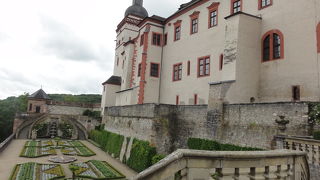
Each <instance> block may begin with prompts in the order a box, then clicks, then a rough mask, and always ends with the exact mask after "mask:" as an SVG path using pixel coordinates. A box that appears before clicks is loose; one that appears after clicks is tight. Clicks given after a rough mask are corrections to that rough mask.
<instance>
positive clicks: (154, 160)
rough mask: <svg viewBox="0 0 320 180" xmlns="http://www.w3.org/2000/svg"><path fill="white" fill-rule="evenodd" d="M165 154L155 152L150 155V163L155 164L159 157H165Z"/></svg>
mask: <svg viewBox="0 0 320 180" xmlns="http://www.w3.org/2000/svg"><path fill="white" fill-rule="evenodd" d="M165 157H166V156H165V155H163V154H156V155H155V156H153V157H152V165H153V164H156V163H157V162H159V161H160V160H161V159H163V158H165Z"/></svg>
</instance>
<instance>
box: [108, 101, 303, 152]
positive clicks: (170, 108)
mask: <svg viewBox="0 0 320 180" xmlns="http://www.w3.org/2000/svg"><path fill="white" fill-rule="evenodd" d="M215 111H219V110H214V109H213V110H212V109H208V106H206V105H199V106H175V105H163V104H161V105H156V104H144V105H132V106H122V107H109V108H106V109H105V114H104V117H103V121H102V122H103V123H105V129H106V130H107V131H110V132H114V133H117V134H121V135H123V136H125V137H133V138H137V139H141V140H145V141H149V142H150V143H151V145H153V146H155V147H156V148H157V151H158V152H159V153H166V154H168V153H171V152H173V151H174V150H176V149H178V148H187V140H188V138H189V137H194V138H203V139H212V140H216V141H219V142H221V143H230V144H235V145H240V146H249V147H257V148H263V149H270V148H271V143H272V140H273V136H274V135H276V134H277V133H278V125H277V123H275V118H277V115H285V116H286V119H288V120H289V124H288V125H287V133H288V134H292V135H301V136H304V135H307V133H308V132H307V128H308V116H307V114H308V104H307V103H268V104H235V105H224V106H223V108H222V113H221V114H222V115H221V116H220V115H219V116H215V115H212V112H215Z"/></svg>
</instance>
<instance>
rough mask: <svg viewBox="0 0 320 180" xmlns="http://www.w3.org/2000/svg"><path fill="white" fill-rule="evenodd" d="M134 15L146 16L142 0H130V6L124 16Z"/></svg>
mask: <svg viewBox="0 0 320 180" xmlns="http://www.w3.org/2000/svg"><path fill="white" fill-rule="evenodd" d="M128 15H134V16H138V17H141V18H146V17H148V11H147V10H146V9H145V8H144V7H143V0H132V6H130V7H128V9H127V10H126V12H125V17H127V16H128Z"/></svg>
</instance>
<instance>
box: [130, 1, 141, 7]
mask: <svg viewBox="0 0 320 180" xmlns="http://www.w3.org/2000/svg"><path fill="white" fill-rule="evenodd" d="M132 5H138V6H141V7H142V6H143V0H132Z"/></svg>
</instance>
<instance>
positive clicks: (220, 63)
mask: <svg viewBox="0 0 320 180" xmlns="http://www.w3.org/2000/svg"><path fill="white" fill-rule="evenodd" d="M223 58H224V57H223V54H220V57H219V71H222V69H223Z"/></svg>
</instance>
